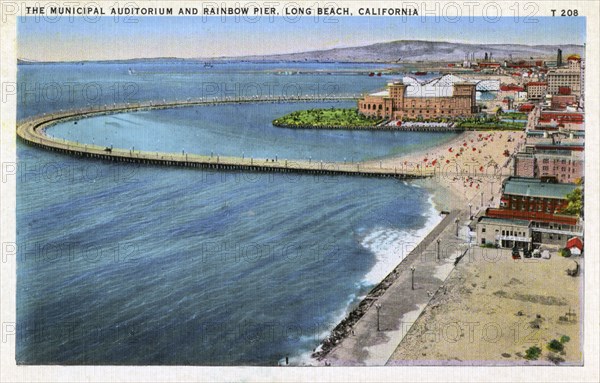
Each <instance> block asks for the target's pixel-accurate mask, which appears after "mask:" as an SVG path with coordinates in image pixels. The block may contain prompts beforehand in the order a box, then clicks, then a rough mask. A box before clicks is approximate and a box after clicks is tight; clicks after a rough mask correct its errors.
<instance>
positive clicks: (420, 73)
mask: <svg viewBox="0 0 600 383" xmlns="http://www.w3.org/2000/svg"><path fill="white" fill-rule="evenodd" d="M426 74H427V72H415V76H425V75H426Z"/></svg>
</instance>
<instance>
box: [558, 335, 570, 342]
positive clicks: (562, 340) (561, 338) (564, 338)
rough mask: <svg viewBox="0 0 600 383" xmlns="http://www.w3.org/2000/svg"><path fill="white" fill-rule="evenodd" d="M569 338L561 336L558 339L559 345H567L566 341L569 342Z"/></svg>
mask: <svg viewBox="0 0 600 383" xmlns="http://www.w3.org/2000/svg"><path fill="white" fill-rule="evenodd" d="M570 340H571V338H570V337H569V336H568V335H563V336H561V337H560V343H563V344H564V343H567V342H568V341H570Z"/></svg>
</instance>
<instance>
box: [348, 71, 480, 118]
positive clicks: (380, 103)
mask: <svg viewBox="0 0 600 383" xmlns="http://www.w3.org/2000/svg"><path fill="white" fill-rule="evenodd" d="M476 85H477V84H476V83H473V82H467V81H464V80H463V79H461V78H460V77H457V76H454V75H445V76H442V77H440V78H437V79H434V80H431V81H428V82H425V83H421V82H419V81H418V80H416V79H414V78H412V77H404V78H403V79H402V80H401V81H394V82H392V83H389V84H388V87H387V89H386V90H383V91H381V92H377V93H372V94H369V95H366V96H364V97H363V98H361V99H360V100H358V111H359V112H360V113H362V114H364V115H366V116H372V117H379V118H389V119H395V120H402V119H405V118H410V119H417V118H422V119H424V120H427V119H431V118H437V117H467V116H471V115H473V114H475V113H477V104H476V101H475V96H476V89H475V88H476Z"/></svg>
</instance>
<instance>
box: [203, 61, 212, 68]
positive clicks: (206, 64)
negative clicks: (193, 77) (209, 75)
mask: <svg viewBox="0 0 600 383" xmlns="http://www.w3.org/2000/svg"><path fill="white" fill-rule="evenodd" d="M204 67H205V68H212V67H213V65H212V64H211V63H209V62H206V63H204Z"/></svg>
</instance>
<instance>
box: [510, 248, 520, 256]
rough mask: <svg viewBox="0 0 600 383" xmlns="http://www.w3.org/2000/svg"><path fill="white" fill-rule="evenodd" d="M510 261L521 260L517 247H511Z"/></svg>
mask: <svg viewBox="0 0 600 383" xmlns="http://www.w3.org/2000/svg"><path fill="white" fill-rule="evenodd" d="M512 259H521V254H520V253H519V248H518V247H513V249H512Z"/></svg>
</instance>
